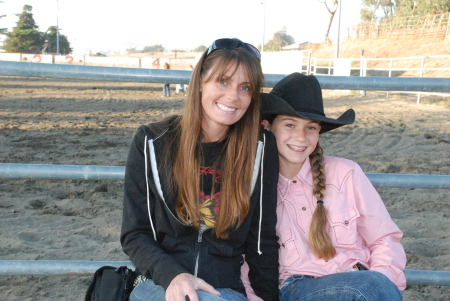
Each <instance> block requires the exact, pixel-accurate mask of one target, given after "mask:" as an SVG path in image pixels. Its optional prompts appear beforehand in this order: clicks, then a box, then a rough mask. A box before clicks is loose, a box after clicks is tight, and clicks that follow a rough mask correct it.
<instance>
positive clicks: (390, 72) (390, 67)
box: [386, 59, 393, 97]
mask: <svg viewBox="0 0 450 301" xmlns="http://www.w3.org/2000/svg"><path fill="white" fill-rule="evenodd" d="M392 61H393V60H392V59H390V60H389V77H391V76H392ZM386 97H389V91H387V92H386Z"/></svg>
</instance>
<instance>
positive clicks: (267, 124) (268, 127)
mask: <svg viewBox="0 0 450 301" xmlns="http://www.w3.org/2000/svg"><path fill="white" fill-rule="evenodd" d="M261 124H262V125H263V127H264V129H266V130H268V131H270V123H269V121H267V120H266V119H264V120H263V121H261Z"/></svg>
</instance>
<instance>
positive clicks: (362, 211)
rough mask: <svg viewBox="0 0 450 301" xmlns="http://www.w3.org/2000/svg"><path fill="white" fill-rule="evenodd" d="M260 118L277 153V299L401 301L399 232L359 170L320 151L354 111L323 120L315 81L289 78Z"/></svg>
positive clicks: (265, 102)
mask: <svg viewBox="0 0 450 301" xmlns="http://www.w3.org/2000/svg"><path fill="white" fill-rule="evenodd" d="M262 114H263V119H264V120H263V124H264V126H265V128H266V129H268V130H270V131H271V132H272V133H274V134H275V138H276V141H277V147H278V153H279V164H280V174H279V179H278V205H277V218H278V221H277V234H278V236H279V243H280V284H281V286H280V300H281V301H293V300H333V301H334V300H367V301H375V300H379V301H385V300H389V301H393V300H402V296H401V294H400V290H404V289H405V287H406V279H405V275H404V273H403V270H404V268H405V265H406V255H405V251H404V249H403V246H402V245H401V243H400V240H401V238H402V236H403V233H402V232H401V231H400V229H399V228H398V227H397V225H396V224H395V223H394V222H393V221H392V219H391V217H390V216H389V213H388V211H387V210H386V208H385V206H384V204H383V201H382V200H381V198H380V196H379V195H378V193H377V191H376V190H375V188H374V187H373V186H372V184H371V183H370V181H369V179H368V178H367V177H366V175H365V174H364V173H363V171H362V170H361V168H360V167H359V165H358V164H356V163H355V162H353V161H350V160H347V159H341V158H335V157H326V156H324V155H323V149H322V148H321V146H320V144H319V134H322V133H325V132H328V131H331V130H333V129H336V128H338V127H341V126H343V125H346V124H351V123H353V122H354V120H355V112H354V111H353V110H352V109H349V110H347V111H346V112H345V113H344V114H342V115H341V116H340V117H339V118H337V119H332V118H329V117H326V116H325V113H324V108H323V100H322V90H321V88H320V84H319V82H318V81H317V79H316V78H315V77H314V76H306V75H303V74H300V73H293V74H291V75H289V76H287V77H285V78H284V79H282V80H281V81H280V82H278V83H277V84H276V85H275V87H274V88H273V90H272V91H271V92H270V93H268V94H263V95H262ZM242 274H243V275H244V276H243V281H244V283H248V281H247V279H246V277H245V275H246V274H247V273H246V267H245V265H244V266H243V273H242ZM247 296H248V297H249V299H250V300H261V299H260V298H258V297H257V296H255V295H254V294H253V293H252V289H251V287H250V286H248V285H247Z"/></svg>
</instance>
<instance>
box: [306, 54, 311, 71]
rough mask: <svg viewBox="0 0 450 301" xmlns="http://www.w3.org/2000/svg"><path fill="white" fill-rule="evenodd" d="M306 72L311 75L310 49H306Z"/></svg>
mask: <svg viewBox="0 0 450 301" xmlns="http://www.w3.org/2000/svg"><path fill="white" fill-rule="evenodd" d="M306 74H307V75H311V51H308V66H307V69H306Z"/></svg>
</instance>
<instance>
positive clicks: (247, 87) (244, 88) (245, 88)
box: [241, 86, 250, 92]
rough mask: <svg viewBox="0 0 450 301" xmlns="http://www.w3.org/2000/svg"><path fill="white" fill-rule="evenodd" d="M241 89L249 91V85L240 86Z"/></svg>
mask: <svg viewBox="0 0 450 301" xmlns="http://www.w3.org/2000/svg"><path fill="white" fill-rule="evenodd" d="M241 90H242V91H245V92H250V87H249V86H242V87H241Z"/></svg>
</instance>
